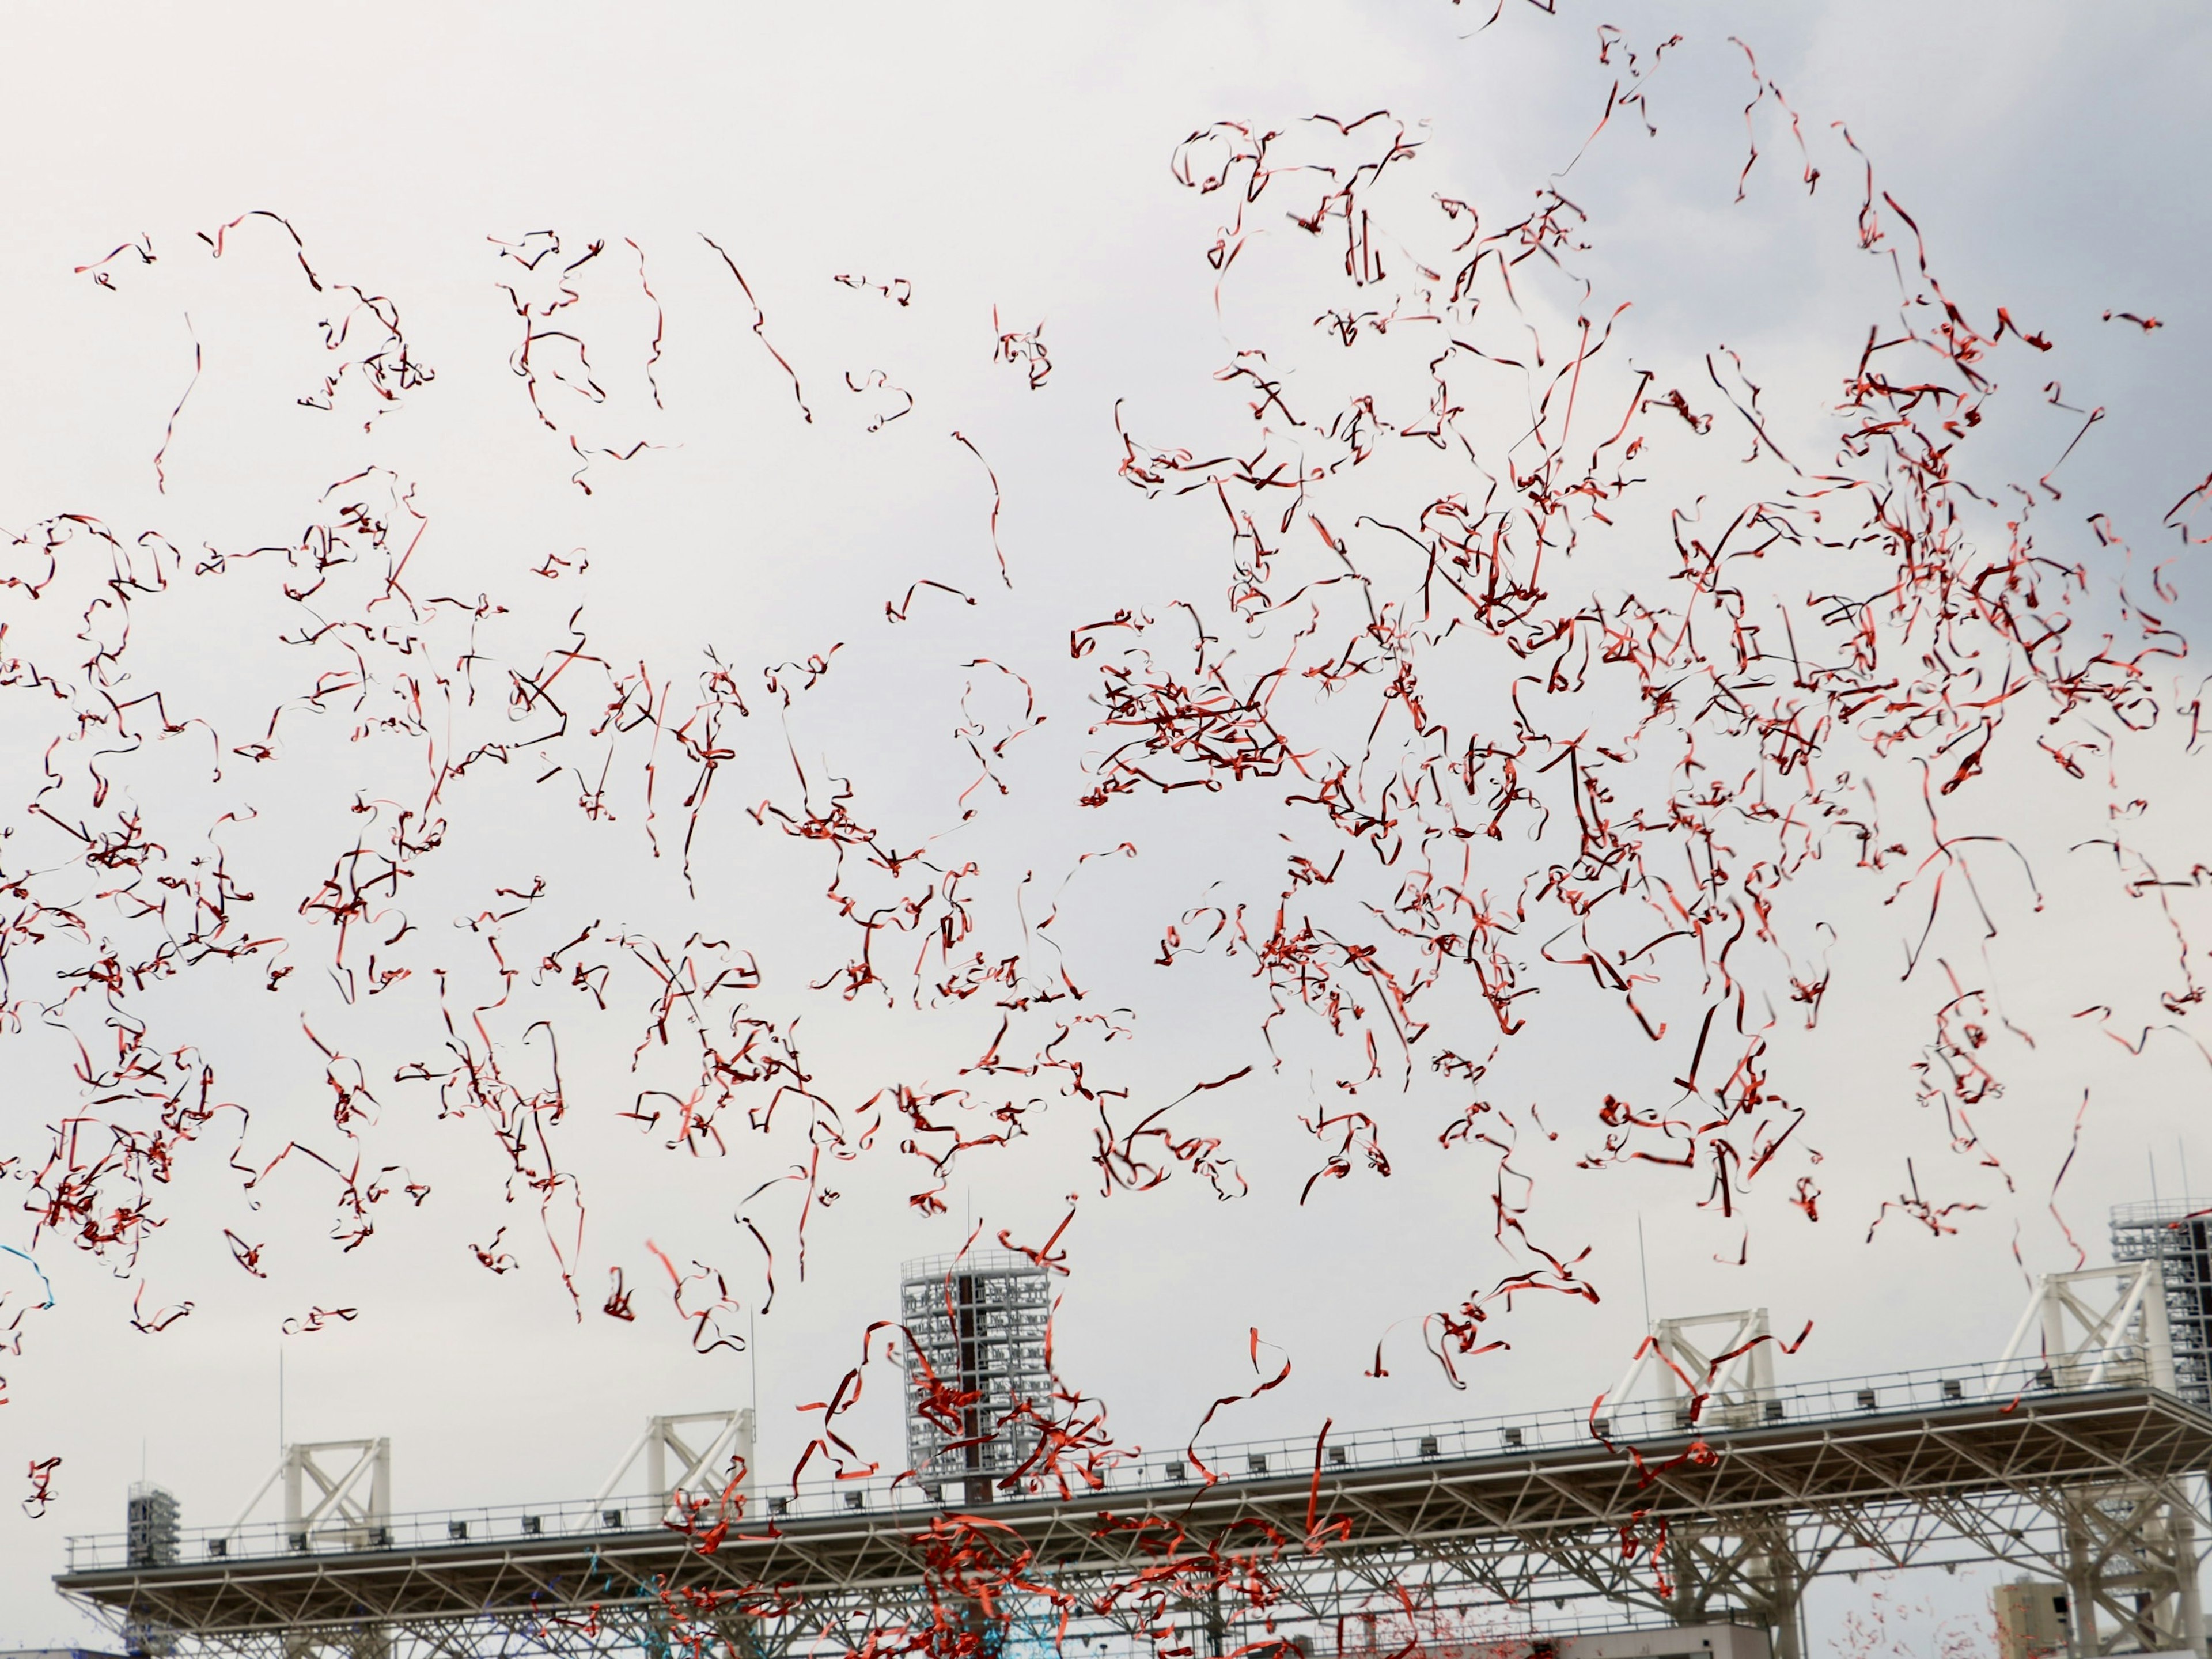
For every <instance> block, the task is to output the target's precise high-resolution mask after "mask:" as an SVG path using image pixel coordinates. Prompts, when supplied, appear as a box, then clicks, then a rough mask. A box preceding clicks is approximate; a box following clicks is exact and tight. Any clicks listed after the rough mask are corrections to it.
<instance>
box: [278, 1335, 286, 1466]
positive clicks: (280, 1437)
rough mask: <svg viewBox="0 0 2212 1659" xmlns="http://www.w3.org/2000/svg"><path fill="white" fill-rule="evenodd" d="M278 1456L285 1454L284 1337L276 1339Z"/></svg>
mask: <svg viewBox="0 0 2212 1659" xmlns="http://www.w3.org/2000/svg"><path fill="white" fill-rule="evenodd" d="M276 1456H277V1460H278V1461H279V1462H282V1461H283V1456H284V1339H283V1337H281V1336H280V1337H278V1338H277V1339H276Z"/></svg>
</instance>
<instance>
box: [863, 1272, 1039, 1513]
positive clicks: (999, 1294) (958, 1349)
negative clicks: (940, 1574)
mask: <svg viewBox="0 0 2212 1659" xmlns="http://www.w3.org/2000/svg"><path fill="white" fill-rule="evenodd" d="M899 1311H900V1316H901V1318H902V1320H903V1321H904V1322H905V1324H906V1328H907V1329H908V1331H909V1332H910V1333H912V1334H913V1338H914V1349H913V1352H909V1353H908V1356H907V1362H906V1364H907V1376H906V1455H907V1461H908V1464H909V1465H910V1466H911V1467H912V1468H914V1470H915V1475H916V1478H917V1479H919V1480H921V1482H922V1484H923V1485H924V1486H925V1487H939V1488H942V1487H945V1486H952V1487H954V1488H956V1489H957V1491H958V1492H959V1494H960V1501H961V1502H962V1503H963V1504H966V1505H968V1506H969V1507H970V1508H973V1507H975V1506H977V1505H980V1504H987V1503H989V1502H990V1501H991V1500H992V1497H993V1495H994V1486H995V1484H996V1483H997V1482H999V1481H1002V1480H1006V1478H1007V1477H1008V1476H1009V1475H1011V1474H1013V1473H1014V1472H1015V1471H1016V1470H1017V1469H1019V1468H1022V1466H1023V1465H1024V1463H1026V1462H1028V1461H1029V1460H1030V1457H1031V1456H1032V1455H1035V1453H1036V1449H1037V1443H1038V1440H1039V1433H1038V1428H1037V1420H1038V1419H1040V1418H1042V1417H1043V1416H1045V1415H1047V1414H1048V1413H1049V1411H1050V1409H1051V1401H1052V1372H1051V1369H1050V1368H1049V1366H1048V1364H1046V1360H1045V1350H1046V1335H1047V1329H1048V1325H1049V1323H1050V1321H1051V1317H1052V1278H1051V1275H1050V1274H1049V1273H1048V1272H1047V1271H1046V1270H1045V1269H1044V1268H1043V1267H1040V1266H1038V1265H1037V1264H1036V1263H1035V1262H1033V1261H1030V1260H1029V1258H1028V1257H1026V1256H1022V1255H1014V1254H1012V1252H1009V1251H1004V1250H984V1251H969V1252H967V1253H964V1254H963V1255H940V1256H930V1257H927V1258H925V1259H923V1260H921V1261H909V1262H908V1263H906V1265H905V1266H904V1267H902V1268H901V1270H900V1273H899ZM933 1378H934V1381H935V1384H936V1386H935V1388H934V1389H933V1388H932V1386H931V1383H932V1379H933Z"/></svg>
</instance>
